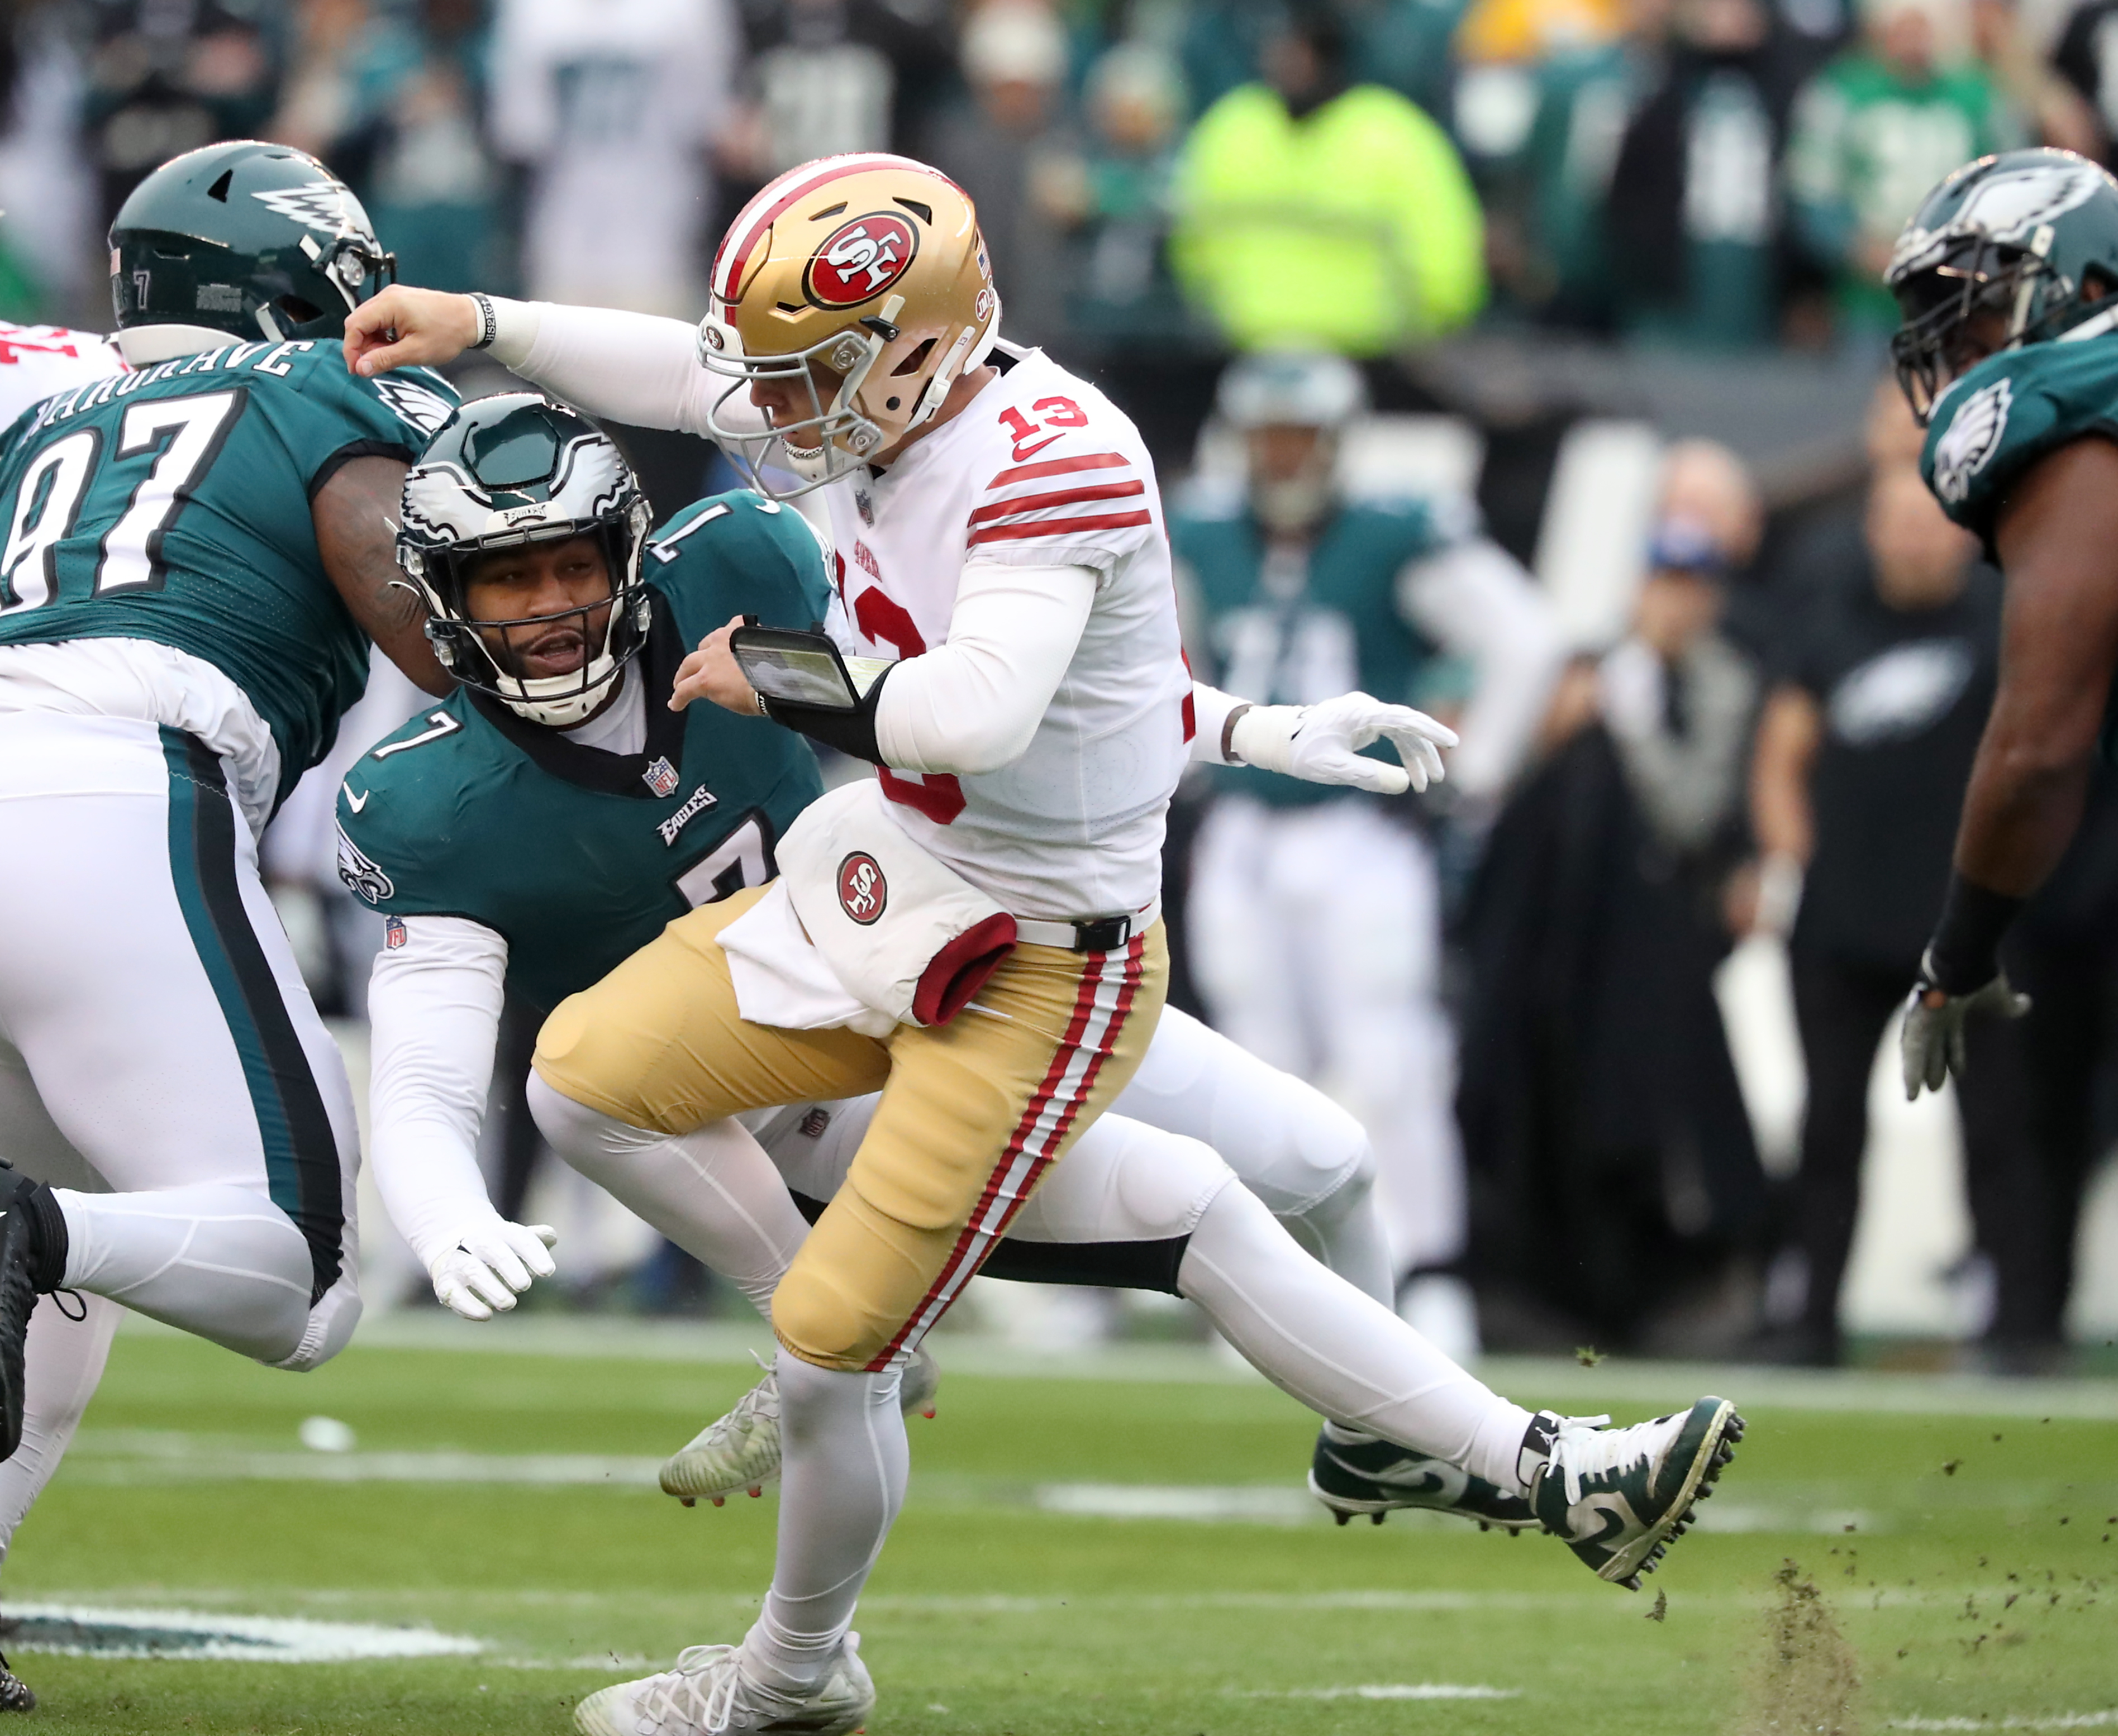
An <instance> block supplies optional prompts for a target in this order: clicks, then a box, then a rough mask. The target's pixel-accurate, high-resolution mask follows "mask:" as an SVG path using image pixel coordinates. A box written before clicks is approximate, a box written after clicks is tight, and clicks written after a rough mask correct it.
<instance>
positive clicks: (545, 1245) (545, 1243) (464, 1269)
mask: <svg viewBox="0 0 2118 1736" xmlns="http://www.w3.org/2000/svg"><path fill="white" fill-rule="evenodd" d="M557 1240H559V1232H558V1231H557V1230H554V1229H553V1227H552V1226H550V1225H549V1224H526V1225H525V1224H511V1223H509V1222H508V1221H507V1220H506V1218H504V1217H497V1216H495V1217H493V1218H492V1219H491V1220H490V1221H488V1222H485V1223H483V1224H480V1225H479V1226H476V1227H475V1228H474V1229H471V1230H467V1231H466V1232H465V1234H464V1235H460V1236H459V1237H458V1238H457V1239H456V1244H455V1245H454V1246H453V1247H451V1248H450V1249H448V1250H447V1251H446V1253H444V1254H441V1255H440V1256H439V1257H438V1258H436V1259H435V1260H434V1261H433V1263H432V1264H431V1265H430V1266H428V1268H427V1272H428V1277H431V1278H432V1279H433V1281H434V1295H436V1297H437V1298H438V1299H439V1300H440V1301H441V1302H442V1304H443V1305H444V1306H446V1307H448V1308H452V1309H455V1310H456V1312H457V1313H458V1314H461V1315H462V1316H463V1317H464V1318H465V1319H466V1320H490V1319H491V1318H493V1315H494V1314H506V1312H507V1310H508V1309H511V1308H512V1307H514V1306H515V1299H516V1297H517V1296H519V1295H521V1294H522V1292H523V1291H525V1290H527V1289H529V1287H530V1281H531V1279H532V1277H539V1278H548V1277H551V1276H552V1274H553V1272H557V1270H558V1269H559V1267H558V1264H557V1262H556V1261H554V1260H553V1258H552V1256H551V1254H549V1253H548V1251H547V1250H548V1249H550V1248H551V1247H552V1246H553V1244H554V1243H556V1242H557Z"/></svg>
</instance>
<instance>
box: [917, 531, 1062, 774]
mask: <svg viewBox="0 0 2118 1736" xmlns="http://www.w3.org/2000/svg"><path fill="white" fill-rule="evenodd" d="M1096 584H1097V575H1096V574H1095V573H1094V571H1093V570H1090V569H1089V568H1088V567H1085V566H1003V565H1002V564H1001V563H1000V562H999V561H970V562H969V563H967V564H966V565H965V566H964V576H963V578H962V579H961V580H960V582H959V584H957V587H956V604H955V608H954V609H953V610H951V611H950V616H949V638H948V642H947V643H946V644H941V645H936V647H935V648H934V649H932V651H928V652H927V653H924V654H923V655H921V656H918V657H915V658H907V659H906V660H905V661H904V662H903V663H899V664H898V665H897V667H895V668H894V669H892V670H891V671H890V679H889V680H888V681H886V682H885V683H884V685H883V689H882V695H881V699H879V700H878V701H877V703H876V712H875V740H876V746H877V747H878V748H880V749H881V751H882V759H883V764H886V765H888V766H891V767H893V768H895V769H897V770H899V771H904V772H958V773H965V774H974V773H979V772H997V771H998V770H999V769H1001V767H1002V766H1004V765H1010V764H1013V763H1014V762H1015V760H1020V758H1021V757H1022V756H1023V755H1024V753H1025V752H1026V751H1028V750H1029V743H1030V740H1031V738H1032V737H1033V736H1035V735H1036V733H1037V726H1038V724H1039V723H1042V722H1043V720H1044V713H1045V711H1046V709H1047V708H1048V707H1049V706H1050V704H1052V695H1054V694H1056V693H1057V692H1058V690H1059V683H1060V681H1061V680H1062V679H1063V678H1064V677H1065V676H1066V667H1067V665H1068V664H1070V663H1072V662H1073V661H1074V650H1075V647H1076V646H1077V645H1079V644H1080V642H1081V630H1082V629H1083V628H1084V626H1087V625H1088V621H1089V608H1090V607H1091V606H1092V605H1093V604H1094V602H1095V600H1096Z"/></svg>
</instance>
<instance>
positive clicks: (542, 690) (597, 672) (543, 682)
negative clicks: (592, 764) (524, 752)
mask: <svg viewBox="0 0 2118 1736" xmlns="http://www.w3.org/2000/svg"><path fill="white" fill-rule="evenodd" d="M617 673H618V667H617V658H614V657H613V656H612V655H611V654H610V652H609V650H608V649H604V650H603V651H601V652H599V653H598V654H597V655H596V656H594V658H590V660H589V665H588V667H587V668H586V669H585V670H579V671H576V672H575V673H573V674H571V675H540V676H534V677H533V676H519V675H503V676H500V677H499V680H498V683H497V685H498V686H500V688H501V689H502V694H501V701H500V703H501V704H503V705H505V706H506V708H507V709H509V710H510V711H511V712H513V713H515V715H516V716H517V717H518V718H521V719H522V720H523V721H524V722H525V723H541V724H543V726H544V727H546V728H547V729H571V728H572V727H574V726H575V725H576V723H586V722H587V721H588V718H589V714H590V713H591V712H593V711H594V709H596V707H598V706H599V705H600V704H603V701H604V700H605V699H608V698H609V697H610V695H611V681H612V680H613V677H614V676H616V675H617ZM510 688H512V689H513V690H514V693H515V695H520V697H516V696H513V695H510V694H509V693H508V692H507V690H508V689H510Z"/></svg>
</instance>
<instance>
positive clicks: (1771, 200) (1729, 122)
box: [1604, 0, 1797, 349]
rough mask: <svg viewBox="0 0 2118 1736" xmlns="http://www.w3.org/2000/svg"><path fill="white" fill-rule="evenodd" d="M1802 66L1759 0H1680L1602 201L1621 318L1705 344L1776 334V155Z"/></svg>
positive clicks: (1665, 337) (1670, 337) (1672, 338)
mask: <svg viewBox="0 0 2118 1736" xmlns="http://www.w3.org/2000/svg"><path fill="white" fill-rule="evenodd" d="M1796 84H1797V65H1796V62H1795V61H1794V60H1793V58H1792V54H1791V53H1790V48H1789V45H1788V44H1787V40H1786V39H1785V38H1784V37H1783V35H1782V34H1781V33H1780V32H1779V30H1778V29H1777V28H1776V26H1775V23H1774V20H1773V15H1772V14H1771V13H1770V12H1768V11H1767V10H1766V9H1765V7H1764V5H1763V4H1762V3H1761V0H1676V7H1675V10H1674V12H1673V13H1672V18H1671V43H1670V49H1669V53H1668V54H1667V57H1666V58H1665V59H1664V62H1663V67H1662V76H1661V79H1660V81H1659V82H1658V84H1657V85H1656V86H1655V87H1654V88H1653V90H1650V91H1649V93H1648V95H1647V96H1646V98H1645V99H1644V101H1642V103H1641V104H1640V105H1639V108H1638V109H1636V110H1635V113H1634V114H1633V117H1632V119H1631V120H1630V122H1628V123H1627V125H1626V127H1625V136H1624V139H1623V141H1621V144H1620V145H1619V148H1618V160H1617V164H1616V168H1615V169H1613V170H1612V175H1611V192H1610V197H1609V201H1608V203H1607V206H1606V212H1607V215H1606V219H1605V237H1604V238H1605V243H1606V245H1607V247H1608V248H1609V250H1610V254H1609V256H1610V261H1611V268H1612V278H1613V280H1614V288H1615V290H1616V309H1617V316H1618V323H1619V325H1620V327H1621V330H1624V331H1625V332H1627V333H1628V334H1630V335H1633V336H1635V337H1639V338H1644V339H1651V340H1660V341H1665V342H1671V343H1676V344H1688V345H1696V346H1700V347H1704V348H1710V349H1742V348H1750V347H1755V346H1759V345H1763V344H1771V343H1772V342H1773V341H1774V339H1776V338H1777V337H1778V329H1779V321H1780V292H1781V274H1782V265H1783V261H1782V256H1781V217H1780V210H1779V199H1778V185H1777V182H1778V165H1779V159H1780V152H1781V149H1782V146H1783V141H1784V139H1785V134H1786V124H1787V111H1788V109H1789V108H1790V107H1791V106H1792V103H1793V99H1794V92H1795V87H1796Z"/></svg>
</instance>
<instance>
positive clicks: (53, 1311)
mask: <svg viewBox="0 0 2118 1736" xmlns="http://www.w3.org/2000/svg"><path fill="white" fill-rule="evenodd" d="M124 371H125V361H124V358H123V357H122V356H120V355H119V354H118V350H117V347H116V346H115V345H114V344H112V343H111V341H110V340H109V339H108V338H106V337H102V336H99V335H97V334H96V333H94V332H88V331H70V330H67V329H66V328H65V327H64V326H60V325H15V324H13V323H12V322H10V321H0V426H5V425H8V424H12V422H14V420H15V419H16V417H18V416H20V415H21V413H22V412H23V411H25V410H26V409H29V408H30V405H31V404H36V403H39V402H40V401H41V400H42V399H46V398H49V397H50V396H51V395H52V394H53V393H54V392H64V391H72V390H74V389H75V388H76V386H88V385H90V384H93V383H94V382H95V381H99V380H104V379H107V378H109V376H111V375H113V374H118V373H123V372H124ZM32 1096H33V1091H32V1087H30V1078H29V1073H28V1070H27V1069H25V1068H24V1067H23V1066H22V1064H21V1055H20V1054H19V1053H18V1052H17V1051H16V1050H15V1049H14V1048H13V1046H12V1045H11V1044H9V1043H7V1041H5V1040H4V1039H0V1157H4V1158H5V1159H6V1160H7V1161H9V1162H11V1163H12V1164H14V1165H16V1166H18V1167H20V1168H21V1170H22V1171H23V1173H24V1174H25V1175H29V1176H30V1178H31V1179H32V1180H36V1181H47V1182H51V1183H53V1184H65V1185H67V1186H70V1187H88V1188H94V1187H97V1186H99V1185H100V1184H99V1183H98V1182H97V1181H96V1180H95V1177H94V1176H93V1175H90V1173H89V1172H88V1170H86V1167H85V1166H81V1165H80V1164H78V1163H77V1162H76V1161H73V1159H74V1154H73V1153H72V1152H71V1151H66V1152H60V1151H52V1150H33V1149H31V1148H30V1147H29V1146H27V1145H25V1144H24V1143H21V1142H20V1141H19V1140H17V1139H16V1138H13V1137H12V1134H11V1133H10V1132H9V1131H8V1130H11V1129H16V1128H17V1127H18V1126H19V1125H20V1124H21V1123H22V1122H23V1121H24V1120H25V1119H27V1117H25V1115H24V1114H23V1113H22V1112H21V1111H20V1110H17V1109H16V1107H15V1106H16V1105H17V1104H18V1103H26V1102H27V1101H29V1100H30V1098H31V1097H32ZM39 1119H41V1118H40V1117H39ZM119 1312H120V1310H119V1309H118V1304H116V1303H114V1302H109V1301H105V1300H104V1299H103V1298H102V1297H101V1296H86V1295H85V1296H83V1297H82V1298H81V1312H80V1314H77V1315H76V1314H72V1313H71V1312H64V1313H62V1311H61V1310H60V1309H58V1308H57V1307H56V1306H54V1307H52V1308H44V1309H38V1310H37V1312H36V1313H35V1314H34V1315H33V1316H32V1317H31V1318H30V1332H29V1339H28V1348H27V1350H26V1352H25V1372H24V1376H23V1395H22V1438H21V1445H19V1446H18V1447H16V1449H15V1452H14V1456H13V1457H12V1458H10V1459H8V1460H7V1462H6V1463H5V1464H0V1561H4V1560H5V1559H6V1558H7V1551H8V1549H9V1548H10V1546H11V1545H12V1544H13V1542H14V1540H15V1531H16V1527H17V1526H20V1525H21V1522H22V1521H23V1519H24V1517H25V1516H26V1515H27V1514H28V1512H29V1511H30V1507H32V1506H33V1505H35V1502H36V1498H37V1497H38V1496H39V1494H43V1493H44V1485H45V1484H47V1483H49V1481H50V1480H51V1478H52V1473H53V1471H57V1470H58V1462H59V1460H60V1458H61V1457H63V1456H64V1454H65V1452H66V1450H67V1445H68V1443H71V1442H72V1439H73V1434H74V1430H75V1429H77V1428H78V1427H79V1426H80V1424H81V1413H82V1412H83V1411H86V1409H87V1408H88V1401H89V1397H90V1395H91V1394H92V1393H93V1392H95V1383H96V1382H97V1381H98V1380H99V1379H100V1378H102V1374H103V1364H104V1360H105V1359H106V1358H107V1357H108V1356H109V1354H110V1340H111V1337H112V1336H113V1334H114V1333H115V1332H117V1330H118V1314H119ZM36 1703H37V1697H36V1696H35V1694H34V1693H32V1692H30V1688H29V1686H28V1684H27V1683H24V1682H23V1681H22V1680H21V1678H18V1677H17V1676H16V1674H15V1673H14V1671H13V1670H12V1669H10V1668H9V1667H8V1664H7V1659H6V1658H5V1657H0V1711H10V1712H15V1711H29V1710H30V1707H32V1706H35V1704H36Z"/></svg>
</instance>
